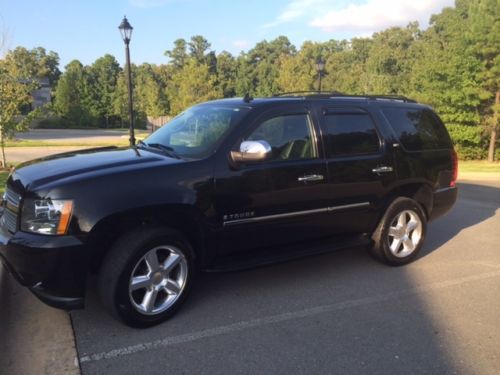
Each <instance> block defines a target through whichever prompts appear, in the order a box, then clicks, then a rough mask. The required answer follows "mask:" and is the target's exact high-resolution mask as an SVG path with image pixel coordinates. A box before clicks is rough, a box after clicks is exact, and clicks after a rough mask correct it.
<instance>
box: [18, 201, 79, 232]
mask: <svg viewBox="0 0 500 375" xmlns="http://www.w3.org/2000/svg"><path fill="white" fill-rule="evenodd" d="M72 212H73V201H70V200H56V199H43V200H36V199H26V200H25V201H24V204H23V212H22V215H21V230H23V231H25V232H33V233H39V234H50V235H56V234H66V231H67V230H68V226H69V221H70V219H71V214H72Z"/></svg>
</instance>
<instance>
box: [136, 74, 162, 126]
mask: <svg viewBox="0 0 500 375" xmlns="http://www.w3.org/2000/svg"><path fill="white" fill-rule="evenodd" d="M134 98H135V103H136V110H137V111H140V112H142V113H144V114H145V115H146V116H151V117H159V116H163V115H165V114H167V113H168V100H167V97H166V93H165V90H164V88H163V87H162V85H161V80H160V77H159V75H158V74H157V72H156V70H155V66H153V65H150V64H142V65H140V66H138V67H137V69H136V71H135V77H134Z"/></svg>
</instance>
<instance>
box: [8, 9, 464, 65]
mask: <svg viewBox="0 0 500 375" xmlns="http://www.w3.org/2000/svg"><path fill="white" fill-rule="evenodd" d="M453 3H454V1H453V0H350V1H349V0H267V1H266V0H254V1H249V0H246V1H245V0H232V1H231V0H100V1H99V0H85V1H81V0H46V1H40V0H36V1H35V0H0V32H1V33H2V35H6V36H7V37H6V38H5V39H6V41H7V43H6V46H7V47H8V48H14V47H16V46H18V45H22V46H25V47H27V48H33V47H37V46H42V47H45V48H46V49H47V50H53V51H56V52H57V53H58V54H59V56H60V58H61V67H64V65H66V64H67V63H68V62H69V61H71V60H72V59H78V60H80V61H81V62H82V63H84V64H90V63H92V62H93V61H94V60H95V59H96V58H98V57H100V56H102V55H104V54H106V53H110V54H112V55H114V56H115V57H116V58H117V59H118V61H120V62H121V63H122V62H123V60H124V57H123V54H124V51H123V42H122V41H121V39H120V35H119V32H118V29H117V27H118V25H119V23H120V21H121V19H122V18H123V16H124V15H127V17H128V19H129V21H130V23H131V24H132V26H133V27H134V33H133V35H132V42H131V54H132V60H133V61H134V62H136V63H142V62H150V63H156V64H160V63H165V62H167V58H166V57H165V56H164V55H163V53H164V51H165V50H167V49H170V48H171V47H172V45H173V41H174V40H175V39H177V38H185V39H189V38H190V37H191V36H192V35H197V34H201V35H203V36H204V37H205V38H207V39H208V41H209V42H210V43H211V44H212V49H214V50H215V51H217V52H220V51H222V50H227V51H229V52H231V53H233V54H238V53H239V52H240V51H241V50H247V49H248V48H251V47H252V46H253V45H254V44H255V43H256V42H258V41H261V40H263V39H268V40H269V39H272V38H275V37H277V36H279V35H286V36H288V37H289V38H290V40H291V41H292V43H294V44H295V45H296V46H297V47H300V45H301V44H302V43H303V42H304V41H305V40H313V41H325V40H328V39H343V38H351V37H353V36H369V35H371V34H372V33H373V32H376V31H379V30H382V29H384V28H386V27H389V26H393V25H399V26H405V25H406V24H407V23H408V22H409V21H413V20H418V21H419V22H420V24H421V25H422V26H424V27H425V26H426V25H427V22H428V20H429V17H430V15H431V14H433V13H438V12H439V11H440V10H441V9H442V8H443V7H444V6H451V5H453Z"/></svg>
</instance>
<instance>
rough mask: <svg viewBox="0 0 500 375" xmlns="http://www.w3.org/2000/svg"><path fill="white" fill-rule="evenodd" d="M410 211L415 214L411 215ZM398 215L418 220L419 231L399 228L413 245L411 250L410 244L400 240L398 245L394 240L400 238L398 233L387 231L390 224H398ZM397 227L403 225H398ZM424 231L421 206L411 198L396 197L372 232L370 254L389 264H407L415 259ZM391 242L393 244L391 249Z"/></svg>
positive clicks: (421, 244) (423, 217)
mask: <svg viewBox="0 0 500 375" xmlns="http://www.w3.org/2000/svg"><path fill="white" fill-rule="evenodd" d="M403 213H404V214H403ZM411 213H412V214H413V215H415V216H411V215H412V214H411ZM400 216H402V217H403V219H402V220H405V219H404V218H410V220H409V222H412V223H415V222H418V220H419V221H420V224H421V226H420V227H417V228H419V229H418V230H419V232H415V230H417V229H414V230H413V231H412V232H407V231H406V228H408V226H406V227H404V229H400V230H401V234H405V235H406V237H404V239H405V240H409V241H410V242H411V243H412V246H414V249H413V250H411V246H406V244H405V243H404V241H403V242H401V243H400V245H398V242H395V241H397V239H399V238H400V236H399V233H398V236H397V237H396V236H393V235H392V234H390V233H389V232H390V227H391V226H392V227H396V226H397V225H398V223H397V222H396V221H395V220H397V219H398V218H399V217H400ZM417 218H418V220H417ZM409 222H408V223H409ZM412 225H414V224H412ZM398 228H403V227H402V226H399V227H398ZM391 232H392V231H391ZM426 232H427V219H426V216H425V213H424V211H423V210H422V207H421V206H420V205H419V204H418V203H417V202H416V201H415V200H413V199H410V198H405V197H399V198H396V199H395V200H394V201H393V202H392V203H391V204H390V205H389V207H388V208H387V210H386V211H385V214H384V216H383V217H382V219H381V220H380V222H379V224H378V226H377V229H376V230H375V231H374V232H373V234H372V239H373V246H372V247H371V249H370V250H371V254H372V255H373V256H374V257H375V258H376V259H378V260H381V261H382V262H384V263H387V264H389V265H391V266H401V265H404V264H408V263H410V262H412V261H413V260H415V258H416V257H417V256H418V253H419V252H420V250H421V249H422V246H423V243H424V241H425V235H426ZM392 233H393V232H392ZM408 233H409V234H408ZM417 238H419V239H418V241H417V240H416V239H417ZM391 244H393V248H392V250H391ZM394 249H396V250H394ZM398 249H400V250H398ZM407 252H409V253H407ZM396 254H397V255H396Z"/></svg>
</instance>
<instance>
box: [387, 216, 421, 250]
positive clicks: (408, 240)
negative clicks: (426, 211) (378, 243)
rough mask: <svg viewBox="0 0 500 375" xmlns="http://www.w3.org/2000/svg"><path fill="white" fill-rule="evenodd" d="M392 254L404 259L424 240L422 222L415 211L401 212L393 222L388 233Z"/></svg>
mask: <svg viewBox="0 0 500 375" xmlns="http://www.w3.org/2000/svg"><path fill="white" fill-rule="evenodd" d="M388 237H389V238H388V240H389V249H390V251H391V253H392V254H393V255H394V256H396V257H398V258H404V257H407V256H408V255H410V254H411V253H412V252H413V251H414V250H415V249H416V248H417V246H418V244H419V243H420V241H421V239H422V221H421V220H420V217H419V216H418V215H417V213H416V212H415V211H412V210H405V211H402V212H400V213H399V214H398V215H397V216H396V217H395V218H394V220H393V221H392V224H391V226H390V227H389V232H388Z"/></svg>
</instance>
